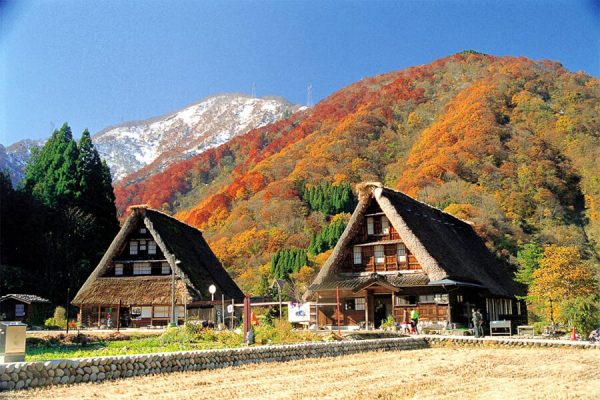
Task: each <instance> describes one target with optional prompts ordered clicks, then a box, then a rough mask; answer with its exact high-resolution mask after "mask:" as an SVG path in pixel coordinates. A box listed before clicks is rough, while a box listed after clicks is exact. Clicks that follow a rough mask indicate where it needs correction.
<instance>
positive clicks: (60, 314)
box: [44, 306, 67, 329]
mask: <svg viewBox="0 0 600 400" xmlns="http://www.w3.org/2000/svg"><path fill="white" fill-rule="evenodd" d="M66 316H67V311H66V310H65V308H64V307H61V306H58V307H56V308H55V309H54V316H53V317H52V318H48V319H47V320H46V321H44V326H45V327H46V328H48V329H67V318H66Z"/></svg>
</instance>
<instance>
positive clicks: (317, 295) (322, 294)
mask: <svg viewBox="0 0 600 400" xmlns="http://www.w3.org/2000/svg"><path fill="white" fill-rule="evenodd" d="M358 189H359V203H358V206H357V207H356V210H355V211H354V213H353V215H352V218H351V219H350V221H349V223H348V226H347V227H346V229H345V231H344V233H343V234H342V236H341V237H340V239H339V241H338V243H337V244H336V246H335V248H334V250H333V252H332V254H331V256H330V257H329V259H328V260H327V261H326V263H325V265H324V266H323V268H322V269H321V271H320V272H319V274H318V275H317V277H316V278H315V280H314V282H313V283H312V285H311V286H310V287H309V291H308V292H307V293H306V295H305V298H308V299H310V300H312V301H316V302H317V303H322V304H326V305H323V306H320V307H319V308H318V323H319V325H320V326H323V325H335V324H336V323H337V314H336V308H335V306H332V305H331V304H332V303H335V301H336V290H339V296H340V301H341V307H340V314H341V315H340V318H341V323H342V325H346V326H374V327H378V326H379V325H380V324H381V322H382V321H383V320H384V319H386V318H387V317H388V316H389V315H392V316H393V317H394V319H395V320H396V322H402V321H403V320H404V318H405V317H406V318H408V316H409V315H410V312H411V311H412V310H413V309H417V310H418V311H419V314H420V317H421V321H423V323H424V324H429V323H431V324H433V323H436V324H444V325H445V324H446V323H455V324H458V325H462V326H466V325H468V324H469V322H470V320H471V312H472V310H473V309H474V308H481V310H482V313H483V314H484V318H485V319H487V320H499V319H506V320H511V321H513V322H514V323H521V322H524V321H526V318H527V313H526V309H525V303H524V302H523V301H522V300H518V299H517V298H516V296H517V295H522V294H524V290H523V288H522V287H521V286H520V285H518V284H516V283H515V282H514V281H513V279H512V278H511V274H510V273H509V271H508V270H507V266H506V265H505V264H504V263H503V262H501V261H500V260H499V259H497V258H496V257H495V256H494V255H493V254H492V253H491V252H490V251H489V250H488V249H487V247H486V246H485V243H484V242H483V240H482V239H481V238H480V237H479V236H478V235H477V234H476V233H475V231H474V230H473V228H472V227H471V226H470V225H469V224H468V223H466V222H464V221H461V220H459V219H457V218H455V217H453V216H452V215H450V214H447V213H445V212H443V211H440V210H438V209H436V208H434V207H431V206H429V205H427V204H424V203H421V202H419V201H417V200H415V199H413V198H411V197H409V196H407V195H406V194H404V193H401V192H398V191H395V190H392V189H389V188H386V187H383V186H382V185H381V184H380V183H366V184H362V185H359V187H358ZM327 304H329V305H327Z"/></svg>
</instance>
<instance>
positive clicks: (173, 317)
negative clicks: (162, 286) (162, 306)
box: [170, 260, 181, 326]
mask: <svg viewBox="0 0 600 400" xmlns="http://www.w3.org/2000/svg"><path fill="white" fill-rule="evenodd" d="M180 263H181V261H179V260H175V265H177V266H178V267H179V264H180ZM170 325H171V326H177V318H175V268H171V324H170Z"/></svg>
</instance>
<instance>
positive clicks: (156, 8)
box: [0, 0, 600, 145]
mask: <svg viewBox="0 0 600 400" xmlns="http://www.w3.org/2000/svg"><path fill="white" fill-rule="evenodd" d="M465 49H473V50H477V51H480V52H484V53H489V54H494V55H515V56H526V57H530V58H533V59H542V58H548V59H553V60H557V61H560V62H562V63H563V64H564V65H565V66H566V67H567V68H568V69H569V70H572V71H578V70H583V71H585V72H587V73H589V74H591V75H594V76H600V1H598V0H582V1H524V0H520V1H466V0H465V1H451V0H446V1H426V0H425V1H423V0H422V1H343V2H342V1H260V2H259V1H243V2H240V1H214V2H205V1H154V0H146V1H128V0H119V1H110V0H108V1H76V0H40V1H35V2H28V1H24V0H20V1H14V0H13V1H11V0H8V1H7V0H0V143H1V144H4V145H8V144H11V143H13V142H15V141H18V140H20V139H24V138H34V139H38V138H44V137H47V136H49V135H50V133H51V131H52V130H53V128H54V127H59V126H60V125H61V124H62V123H63V122H64V121H68V122H69V124H70V125H71V127H72V128H73V132H74V134H75V135H76V136H79V135H80V133H81V131H82V130H83V129H84V128H89V129H90V131H91V132H92V133H94V132H97V131H99V130H101V129H102V128H105V127H106V126H109V125H115V124H118V123H121V122H124V121H129V120H138V119H144V118H148V117H152V116H156V115H160V114H164V113H167V112H170V111H174V110H176V109H178V108H181V107H183V106H185V105H187V104H189V103H192V102H194V101H197V100H199V99H202V98H203V97H206V96H209V95H211V94H216V93H222V92H242V93H250V92H251V90H252V84H253V83H255V84H256V94H257V95H258V96H267V95H278V96H283V97H285V98H286V99H288V100H290V101H292V102H295V103H302V104H303V103H305V102H306V87H307V86H308V85H309V84H312V86H313V99H314V101H315V102H316V101H318V100H320V99H322V98H324V97H326V96H328V95H330V94H331V93H333V92H335V91H336V90H339V89H341V88H342V87H344V86H346V85H348V84H350V83H352V82H354V81H356V80H359V79H361V78H363V77H366V76H371V75H376V74H380V73H384V72H389V71H393V70H398V69H402V68H405V67H408V66H412V65H418V64H426V63H429V62H431V61H432V60H435V59H437V58H441V57H445V56H447V55H450V54H454V53H456V52H459V51H462V50H465Z"/></svg>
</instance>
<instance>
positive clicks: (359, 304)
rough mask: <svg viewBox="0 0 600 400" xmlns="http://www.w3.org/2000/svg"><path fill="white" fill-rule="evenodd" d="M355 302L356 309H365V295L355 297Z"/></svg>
mask: <svg viewBox="0 0 600 400" xmlns="http://www.w3.org/2000/svg"><path fill="white" fill-rule="evenodd" d="M354 301H355V303H354V306H355V309H356V311H364V309H365V298H364V297H358V298H356V299H354Z"/></svg>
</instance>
